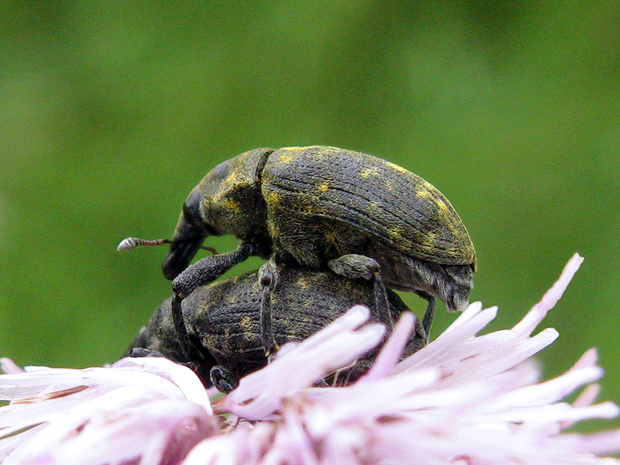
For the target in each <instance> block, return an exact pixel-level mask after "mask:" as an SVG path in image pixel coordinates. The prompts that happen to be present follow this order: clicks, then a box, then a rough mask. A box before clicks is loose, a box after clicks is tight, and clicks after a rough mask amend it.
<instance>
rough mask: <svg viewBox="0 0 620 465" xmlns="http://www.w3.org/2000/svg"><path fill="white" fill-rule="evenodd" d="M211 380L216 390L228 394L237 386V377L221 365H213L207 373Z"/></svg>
mask: <svg viewBox="0 0 620 465" xmlns="http://www.w3.org/2000/svg"><path fill="white" fill-rule="evenodd" d="M209 377H210V378H211V382H212V383H213V385H214V386H215V387H216V388H217V390H218V391H220V392H223V393H225V394H228V393H229V392H232V391H234V390H235V389H236V388H237V386H239V379H238V378H237V377H236V376H235V375H233V374H232V372H231V371H230V370H228V369H226V368H224V367H223V366H221V365H215V366H214V367H213V368H211V372H210V373H209Z"/></svg>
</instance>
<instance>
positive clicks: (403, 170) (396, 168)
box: [387, 161, 409, 174]
mask: <svg viewBox="0 0 620 465" xmlns="http://www.w3.org/2000/svg"><path fill="white" fill-rule="evenodd" d="M387 165H388V166H389V167H390V168H392V169H395V170H396V171H400V172H401V173H407V174H409V171H408V170H406V169H405V168H403V167H402V166H398V165H396V164H395V163H392V162H389V161H388V162H387Z"/></svg>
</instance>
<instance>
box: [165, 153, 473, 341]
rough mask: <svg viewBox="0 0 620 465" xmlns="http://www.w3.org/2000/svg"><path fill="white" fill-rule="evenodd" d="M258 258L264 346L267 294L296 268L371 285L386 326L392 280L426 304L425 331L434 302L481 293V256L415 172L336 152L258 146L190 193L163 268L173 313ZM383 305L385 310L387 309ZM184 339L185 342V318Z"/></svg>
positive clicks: (453, 304) (458, 302)
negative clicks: (210, 244)
mask: <svg viewBox="0 0 620 465" xmlns="http://www.w3.org/2000/svg"><path fill="white" fill-rule="evenodd" d="M224 234H233V235H235V236H236V237H237V238H238V239H239V247H238V248H237V249H236V250H234V251H231V252H227V253H224V254H220V255H215V256H213V257H206V258H203V259H202V260H200V261H198V262H196V263H195V264H193V265H191V266H189V267H188V265H189V263H190V262H191V260H192V258H193V257H194V255H195V254H196V252H197V250H198V249H199V248H200V246H201V244H202V243H203V241H204V240H205V238H206V237H208V236H220V235H224ZM251 255H256V256H259V257H262V258H265V259H267V258H269V259H270V260H269V262H268V263H267V264H265V265H264V266H263V267H262V268H261V273H260V274H259V280H260V283H261V285H262V286H263V294H264V295H263V301H264V302H267V303H266V304H265V305H263V308H262V310H261V312H262V314H263V320H264V321H263V329H264V331H263V332H264V334H263V338H264V342H265V350H266V352H270V351H271V350H272V349H273V341H271V340H270V335H269V330H270V322H271V317H270V316H269V314H268V311H269V305H268V299H269V294H270V293H271V292H273V291H274V289H275V288H276V287H277V282H278V266H280V264H283V263H294V264H298V265H303V266H307V267H310V268H314V269H327V268H329V269H331V270H332V271H334V272H335V273H338V274H340V275H343V276H347V277H351V278H365V279H369V280H373V281H374V283H375V298H376V302H377V304H378V305H379V307H378V308H379V309H378V311H379V313H380V314H381V315H382V319H383V321H384V322H385V323H386V324H388V325H389V324H390V323H391V322H390V316H389V314H388V312H387V311H386V310H385V308H384V307H385V289H384V284H385V285H387V286H388V287H391V288H393V289H397V290H403V291H409V292H415V293H417V294H418V295H420V296H421V297H423V298H425V299H427V300H428V302H429V305H428V308H427V311H426V314H425V317H424V326H425V329H426V330H427V333H428V331H429V330H430V326H431V323H432V319H433V315H434V310H435V301H434V298H435V297H437V298H439V299H441V300H442V301H443V302H444V303H445V304H446V307H447V308H448V310H450V311H454V310H460V309H463V308H464V307H465V306H466V305H467V302H468V300H469V294H470V291H471V288H472V287H473V273H474V271H475V264H476V257H475V252H474V247H473V245H472V242H471V239H470V237H469V234H468V232H467V229H466V228H465V226H464V225H463V223H462V221H461V219H460V217H459V216H458V214H457V213H456V211H455V210H454V208H453V207H452V205H451V204H450V202H449V201H448V200H447V199H446V198H445V197H444V196H443V195H442V194H441V193H440V192H439V191H438V190H437V189H435V188H434V187H433V186H432V185H430V184H429V183H428V182H426V181H425V180H424V179H422V178H420V177H419V176H417V175H415V174H413V173H411V172H409V171H407V170H406V169H404V168H401V167H400V166H397V165H395V164H393V163H390V162H388V161H385V160H382V159H380V158H377V157H374V156H371V155H367V154H364V153H359V152H354V151H350V150H343V149H338V148H334V147H321V146H317V147H289V148H283V149H277V150H276V149H256V150H252V151H249V152H245V153H242V154H241V155H238V156H236V157H234V158H231V159H230V160H227V161H225V162H223V163H221V164H219V165H218V166H216V167H215V168H214V169H212V170H211V171H210V172H209V173H207V175H206V176H205V177H204V178H203V179H202V181H200V183H199V184H198V185H197V186H196V187H195V188H194V189H193V190H192V192H191V193H190V194H189V196H188V198H187V200H186V201H185V204H184V206H183V211H182V213H181V216H180V218H179V221H178V223H177V227H176V230H175V233H174V236H173V238H172V240H171V241H170V252H169V253H168V255H167V257H166V259H165V261H164V263H163V265H162V269H163V272H164V275H165V276H166V277H167V278H169V279H174V283H173V289H174V291H175V299H174V300H173V306H175V307H176V309H177V310H175V311H174V313H173V314H178V313H179V309H180V301H181V300H182V299H183V298H184V297H186V296H187V295H188V294H190V293H191V292H192V290H193V289H195V288H196V287H197V286H200V285H202V284H206V283H208V282H211V281H213V280H214V279H216V278H217V277H218V276H220V275H221V274H223V273H224V272H225V271H226V270H228V269H229V268H231V267H232V266H234V265H236V264H237V263H240V262H241V261H243V260H245V259H247V258H248V257H249V256H251ZM381 302H383V304H381ZM177 326H178V332H179V337H180V338H181V339H182V340H183V341H185V342H184V344H185V345H187V336H186V335H185V334H184V332H185V329H184V328H183V327H182V322H181V321H180V318H179V317H177Z"/></svg>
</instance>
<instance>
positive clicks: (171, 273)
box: [161, 237, 204, 281]
mask: <svg viewBox="0 0 620 465" xmlns="http://www.w3.org/2000/svg"><path fill="white" fill-rule="evenodd" d="M203 240H204V237H201V238H199V239H197V240H193V241H183V242H173V243H172V244H171V245H170V251H169V252H168V255H166V258H165V259H164V262H163V263H162V265H161V270H162V271H163V273H164V276H165V277H166V279H169V280H170V281H172V280H173V279H174V278H176V277H177V276H178V275H179V274H181V272H182V271H183V270H185V268H187V267H188V266H189V264H190V262H191V261H192V258H194V257H195V256H196V253H198V249H200V246H201V245H202V241H203Z"/></svg>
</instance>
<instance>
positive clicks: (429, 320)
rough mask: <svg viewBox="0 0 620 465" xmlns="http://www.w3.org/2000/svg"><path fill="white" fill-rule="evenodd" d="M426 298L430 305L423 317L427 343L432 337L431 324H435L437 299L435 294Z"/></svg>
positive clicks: (425, 342)
mask: <svg viewBox="0 0 620 465" xmlns="http://www.w3.org/2000/svg"><path fill="white" fill-rule="evenodd" d="M425 298H426V300H428V306H427V307H426V312H424V318H422V328H424V338H425V339H424V344H425V345H426V344H428V340H429V338H430V337H431V326H433V319H434V318H435V309H436V308H437V300H435V297H433V296H429V297H425Z"/></svg>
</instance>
